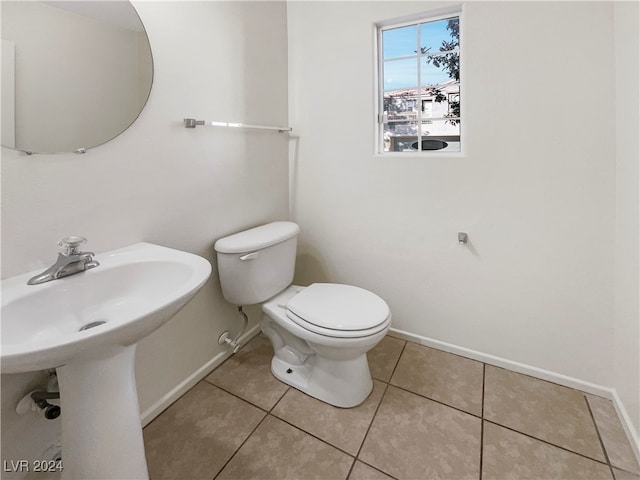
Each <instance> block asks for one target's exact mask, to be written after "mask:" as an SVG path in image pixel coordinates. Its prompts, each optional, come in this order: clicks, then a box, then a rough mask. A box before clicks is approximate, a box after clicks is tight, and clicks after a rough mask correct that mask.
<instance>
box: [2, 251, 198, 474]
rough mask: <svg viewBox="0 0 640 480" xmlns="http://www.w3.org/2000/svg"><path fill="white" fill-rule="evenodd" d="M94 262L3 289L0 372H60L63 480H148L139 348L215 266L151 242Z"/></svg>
mask: <svg viewBox="0 0 640 480" xmlns="http://www.w3.org/2000/svg"><path fill="white" fill-rule="evenodd" d="M95 258H96V260H98V261H99V262H100V266H99V267H96V268H93V269H91V270H88V271H86V272H82V273H78V274H76V275H72V276H69V277H65V278H62V279H58V280H53V281H50V282H47V283H43V284H40V285H27V280H28V279H29V278H30V277H32V276H33V275H34V273H37V272H30V273H27V274H24V275H20V276H17V277H13V278H10V279H7V280H4V281H2V315H1V317H0V318H1V320H0V321H1V323H0V327H1V329H2V350H1V358H0V369H1V371H2V373H21V372H29V371H35V370H43V369H47V368H56V370H57V373H58V381H59V385H60V404H61V407H62V415H61V424H62V458H63V465H64V470H63V472H62V477H63V479H65V478H66V479H90V478H103V479H107V478H108V479H144V478H148V472H147V465H146V460H145V455H144V445H143V442H142V428H141V424H140V412H139V407H138V395H137V392H136V383H135V376H134V359H135V348H136V343H137V342H138V341H140V340H141V339H142V338H144V337H145V336H147V335H148V334H149V333H151V332H153V331H154V330H156V329H157V328H158V327H160V326H161V325H162V324H163V323H165V322H166V321H167V320H169V319H170V318H171V317H172V316H173V315H175V314H176V312H177V311H178V310H179V309H180V308H182V307H183V306H184V305H185V304H186V303H187V302H188V301H189V300H190V299H191V298H192V297H193V295H195V293H196V292H197V291H198V290H199V289H200V288H201V287H202V285H203V284H204V283H205V282H206V280H207V279H208V278H209V275H210V274H211V265H210V264H209V262H208V261H207V260H205V259H204V258H201V257H199V256H197V255H193V254H190V253H186V252H181V251H178V250H173V249H170V248H165V247H161V246H158V245H153V244H150V243H138V244H135V245H131V246H129V247H125V248H121V249H118V250H113V251H111V252H107V253H103V254H101V255H97V256H96V257H95ZM83 327H85V328H86V327H89V328H87V329H84V330H82V328H83Z"/></svg>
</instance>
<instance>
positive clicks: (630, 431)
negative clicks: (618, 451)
mask: <svg viewBox="0 0 640 480" xmlns="http://www.w3.org/2000/svg"><path fill="white" fill-rule="evenodd" d="M611 395H612V399H611V400H612V401H613V406H614V407H615V409H616V413H617V414H618V418H619V419H620V423H622V428H624V432H625V433H626V434H627V438H628V439H629V443H631V448H632V449H633V453H635V454H636V459H637V460H638V463H640V436H639V435H638V431H637V430H636V429H635V428H634V426H633V422H632V421H631V417H630V416H629V412H627V409H626V408H625V406H624V404H623V403H622V400H621V399H620V396H619V395H618V392H617V390H616V389H611Z"/></svg>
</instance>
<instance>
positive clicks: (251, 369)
mask: <svg viewBox="0 0 640 480" xmlns="http://www.w3.org/2000/svg"><path fill="white" fill-rule="evenodd" d="M272 357H273V348H272V347H271V343H270V342H269V340H268V339H267V337H265V336H264V335H262V334H260V335H258V336H256V337H254V338H253V339H252V340H250V341H249V342H248V343H247V344H246V345H244V346H243V347H242V349H240V351H239V352H238V353H236V354H235V355H232V356H231V357H229V359H227V361H225V362H224V363H223V364H222V365H220V366H219V367H218V368H216V369H215V370H214V371H213V373H211V374H210V375H209V376H208V377H207V378H205V380H206V381H207V382H210V383H212V384H214V385H217V386H219V387H220V388H223V389H224V390H227V391H228V392H231V393H233V394H234V395H237V396H239V397H240V398H244V399H245V400H247V401H248V402H251V403H253V404H254V405H257V406H258V407H260V408H263V409H265V410H267V411H268V410H271V408H272V407H273V406H274V405H275V404H276V402H277V401H278V400H279V399H280V398H281V397H282V395H284V392H286V391H287V389H288V388H289V387H288V386H287V385H285V384H284V383H282V382H281V381H280V380H278V379H276V377H274V376H273V374H272V373H271V358H272Z"/></svg>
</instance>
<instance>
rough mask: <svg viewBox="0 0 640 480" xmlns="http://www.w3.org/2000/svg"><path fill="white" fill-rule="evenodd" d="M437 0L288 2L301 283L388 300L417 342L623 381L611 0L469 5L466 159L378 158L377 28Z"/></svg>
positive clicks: (600, 380)
mask: <svg viewBox="0 0 640 480" xmlns="http://www.w3.org/2000/svg"><path fill="white" fill-rule="evenodd" d="M441 6H442V3H439V4H438V3H434V2H406V3H404V2H366V3H365V2H351V3H349V2H292V3H291V4H289V9H288V28H289V47H290V50H289V72H290V89H289V99H290V118H291V122H292V124H293V125H295V127H296V129H297V133H298V134H299V142H298V146H297V150H295V151H294V152H293V154H292V162H293V163H292V169H291V185H292V193H291V195H292V198H293V199H294V200H295V203H294V207H293V218H294V220H296V221H297V222H299V223H300V226H301V229H302V232H303V234H302V239H301V242H300V259H299V260H300V268H299V270H298V278H297V280H298V281H299V282H301V283H306V282H309V281H313V280H317V279H319V278H324V279H326V280H329V281H335V282H344V283H353V284H356V285H360V286H363V287H366V288H368V289H370V290H372V291H374V292H377V293H379V294H380V295H381V296H383V297H384V298H385V299H386V300H387V301H388V302H389V304H390V306H391V310H392V312H393V315H394V324H393V327H395V328H397V329H400V330H403V331H406V332H409V333H411V334H413V335H417V336H419V337H423V338H426V339H430V340H434V341H437V342H444V343H445V344H450V345H453V346H456V347H459V348H461V349H467V350H468V351H474V352H480V353H482V354H483V355H485V357H486V358H494V359H506V360H508V361H509V362H511V363H512V364H513V365H525V366H528V368H530V369H533V370H536V371H538V372H551V373H552V374H553V375H555V376H556V377H557V378H564V379H571V380H572V381H573V380H575V381H576V382H577V383H579V384H580V385H583V386H585V387H592V386H596V387H598V386H599V387H603V388H605V389H607V388H613V387H616V386H620V385H621V384H622V383H624V381H625V379H626V378H627V377H628V376H630V375H633V373H634V372H633V368H629V369H621V370H620V378H619V379H618V380H617V381H616V383H615V384H614V328H615V322H614V236H615V232H616V228H615V225H616V224H615V214H616V135H615V122H616V112H615V95H614V91H615V78H614V71H615V69H614V5H613V4H612V3H609V2H468V3H466V4H465V5H464V8H463V19H462V22H463V23H462V50H463V55H464V56H465V58H464V60H463V64H462V108H463V111H462V115H463V120H462V128H463V144H464V146H465V151H464V153H463V155H461V156H453V157H446V156H444V155H443V154H440V155H439V154H437V153H436V154H435V155H433V156H431V157H428V158H406V157H404V158H403V157H397V156H396V157H394V158H382V157H377V156H375V155H374V154H373V152H374V128H375V124H374V118H375V117H374V114H375V112H374V97H375V95H374V91H373V89H374V82H373V75H374V51H373V50H374V45H373V43H374V42H373V39H374V33H373V31H374V27H373V25H374V23H375V22H380V21H383V20H388V19H392V18H397V17H401V16H405V15H409V14H416V13H423V12H428V11H429V10H430V9H433V8H438V7H441ZM326 32H331V35H327V34H326ZM628 68H632V67H628ZM635 74H636V75H637V65H636V73H635ZM635 88H636V90H637V83H636V86H635ZM309 92H315V93H314V94H310V93H309ZM636 94H637V93H636ZM625 95H626V93H625ZM630 103H633V102H630ZM636 105H637V102H636ZM635 125H636V126H637V120H636V124H635ZM636 135H637V128H636ZM635 138H636V139H637V136H636V137H635ZM625 158H627V157H625ZM628 158H631V156H629V157H628ZM635 160H636V162H637V154H636V156H635ZM636 168H637V167H636ZM636 177H637V176H636ZM631 181H633V182H635V181H636V180H630V182H631ZM630 188H631V190H632V193H633V192H634V191H635V194H636V195H637V183H636V184H635V186H633V185H631V186H630ZM620 201H621V202H624V205H628V203H627V200H626V199H625V198H620ZM630 201H631V200H630ZM619 208H623V207H622V205H620V207H619ZM630 208H631V214H630V215H631V216H633V215H636V218H637V214H636V213H633V212H637V201H636V204H635V206H634V205H633V202H632V201H631V207H630ZM459 231H463V232H468V234H469V239H470V243H469V245H467V246H465V247H462V246H459V245H458V244H457V232H459ZM635 232H636V233H635V235H636V236H637V229H636V230H635ZM636 239H637V237H636ZM631 241H633V240H632V239H627V240H624V242H625V245H626V246H625V247H621V248H630V247H629V245H631V243H629V244H627V243H626V242H631ZM636 242H637V240H636ZM636 246H637V243H636ZM636 275H637V269H636ZM635 298H636V300H637V291H636V293H635ZM635 319H636V321H637V315H636V318H635ZM637 348H638V347H637V343H636V344H635V346H633V345H632V346H630V347H629V348H628V349H629V352H630V353H628V354H627V355H628V356H629V359H628V360H625V361H631V360H632V353H631V352H636V354H637ZM636 358H637V357H636ZM623 363H624V362H623ZM635 381H637V374H636V379H635ZM596 389H597V388H596ZM629 395H631V394H630V393H629ZM635 395H636V397H635V398H636V399H637V391H636V393H635ZM625 404H626V405H627V408H633V406H634V403H633V401H632V400H631V399H627V403H625Z"/></svg>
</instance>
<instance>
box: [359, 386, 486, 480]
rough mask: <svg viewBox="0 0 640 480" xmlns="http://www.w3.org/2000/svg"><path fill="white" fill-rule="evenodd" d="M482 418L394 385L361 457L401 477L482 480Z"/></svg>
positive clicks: (386, 394)
mask: <svg viewBox="0 0 640 480" xmlns="http://www.w3.org/2000/svg"><path fill="white" fill-rule="evenodd" d="M480 421H481V420H480V419H479V418H476V417H474V416H472V415H468V414H466V413H463V412H460V411H459V410H456V409H453V408H450V407H447V406H445V405H442V404H440V403H437V402H434V401H432V400H429V399H427V398H424V397H421V396H419V395H415V394H413V393H410V392H406V391H404V390H400V389H398V388H395V387H393V386H389V387H388V388H387V391H386V392H385V394H384V397H383V399H382V402H381V404H380V408H379V409H378V412H377V413H376V416H375V418H374V420H373V423H372V425H371V429H370V430H369V433H368V434H367V437H366V438H365V441H364V445H363V446H362V450H361V452H360V455H359V456H358V458H359V459H361V460H362V461H363V462H366V463H367V464H369V465H372V466H374V467H375V468H377V469H379V470H382V471H383V472H385V473H387V474H389V475H391V476H393V477H396V478H399V479H404V478H410V479H416V478H428V479H433V480H435V479H445V478H446V479H456V480H462V479H475V480H477V479H478V478H479V475H480Z"/></svg>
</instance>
